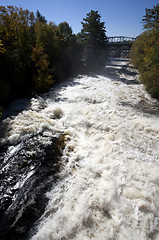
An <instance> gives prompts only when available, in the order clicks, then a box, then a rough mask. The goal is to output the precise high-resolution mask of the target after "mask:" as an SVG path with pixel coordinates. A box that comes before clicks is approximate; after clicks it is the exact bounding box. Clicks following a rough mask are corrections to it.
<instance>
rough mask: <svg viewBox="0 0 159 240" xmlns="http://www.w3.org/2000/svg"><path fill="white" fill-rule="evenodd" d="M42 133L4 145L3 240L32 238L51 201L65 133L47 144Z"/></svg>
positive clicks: (0, 187)
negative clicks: (33, 231) (51, 191)
mask: <svg viewBox="0 0 159 240" xmlns="http://www.w3.org/2000/svg"><path fill="white" fill-rule="evenodd" d="M38 137H39V136H38V135H37V136H30V138H27V139H25V141H23V142H22V143H19V145H18V144H17V146H1V147H0V148H1V149H0V150H1V153H0V161H1V166H0V191H1V196H0V239H1V240H14V239H16V240H18V239H19V240H23V239H27V238H28V233H29V231H30V229H31V228H32V227H33V225H34V223H35V222H36V221H37V220H38V219H39V218H40V216H41V215H42V214H43V212H44V210H45V207H46V205H47V202H48V199H47V198H46V195H45V193H46V192H47V191H49V190H50V188H51V187H52V186H53V184H55V183H56V181H57V178H58V177H57V172H58V170H59V168H60V164H59V159H60V157H61V154H62V151H61V149H62V148H63V147H64V136H62V135H61V136H60V137H59V138H55V137H54V138H52V139H49V144H47V145H44V143H41V141H40V139H41V137H42V136H40V138H39V139H38ZM13 148H14V154H11V152H12V151H13ZM29 151H32V152H33V154H32V155H29V154H28V153H29Z"/></svg>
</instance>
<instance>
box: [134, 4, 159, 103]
mask: <svg viewBox="0 0 159 240" xmlns="http://www.w3.org/2000/svg"><path fill="white" fill-rule="evenodd" d="M143 23H144V28H145V29H146V31H145V32H143V33H142V34H141V35H140V36H139V37H138V38H137V40H136V41H135V43H134V44H133V46H132V49H131V54H130V57H131V59H132V63H133V64H134V66H135V67H136V68H137V69H138V71H139V73H140V79H141V81H142V82H143V84H144V85H145V87H146V90H147V91H148V92H149V93H150V94H151V95H152V96H153V97H155V98H157V99H159V5H158V4H157V6H156V7H153V9H146V14H145V16H144V18H143Z"/></svg>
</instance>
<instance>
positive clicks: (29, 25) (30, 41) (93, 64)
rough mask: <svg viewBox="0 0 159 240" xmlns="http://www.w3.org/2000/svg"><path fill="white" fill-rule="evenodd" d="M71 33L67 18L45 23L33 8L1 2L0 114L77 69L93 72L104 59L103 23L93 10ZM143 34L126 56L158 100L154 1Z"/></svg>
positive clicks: (158, 26)
mask: <svg viewBox="0 0 159 240" xmlns="http://www.w3.org/2000/svg"><path fill="white" fill-rule="evenodd" d="M81 24H82V30H81V32H80V33H78V34H76V35H75V34H73V32H72V28H71V27H70V26H69V24H68V23H67V22H62V23H60V24H59V25H55V24H54V23H53V22H49V23H48V22H47V20H46V18H45V17H44V16H42V15H41V13H40V12H39V11H38V10H37V12H36V14H34V13H33V12H30V11H28V10H27V9H26V10H23V9H22V8H18V7H16V6H7V7H4V6H0V74H1V79H0V118H1V117H2V112H3V108H5V107H6V106H7V105H8V104H9V103H11V102H12V101H13V100H14V99H18V98H25V97H32V96H34V95H36V94H40V93H44V92H47V91H48V90H49V89H50V87H52V86H54V84H55V83H56V84H58V83H59V82H61V81H63V80H66V79H69V78H70V77H72V76H74V75H76V74H78V73H88V72H90V71H96V70H98V69H99V68H101V67H103V66H104V65H105V62H106V60H107V58H108V50H107V36H106V27H105V22H101V16H100V15H99V13H98V11H93V10H91V12H90V13H88V14H87V16H86V18H83V22H81ZM143 24H144V29H145V32H144V33H142V34H141V35H139V36H138V37H137V40H136V41H135V42H134V44H133V46H132V49H131V52H130V58H131V62H132V63H133V65H134V67H135V68H136V69H137V70H138V71H139V73H140V80H141V82H142V83H143V84H144V85H145V87H146V90H147V91H148V92H149V93H150V94H151V96H152V97H154V98H156V99H159V40H158V39H159V5H158V4H157V5H156V6H154V7H153V9H146V14H145V16H144V17H143Z"/></svg>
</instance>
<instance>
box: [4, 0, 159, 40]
mask: <svg viewBox="0 0 159 240" xmlns="http://www.w3.org/2000/svg"><path fill="white" fill-rule="evenodd" d="M157 3H159V0H78V1H76V0H42V1H41V0H0V5H3V6H7V5H14V6H17V7H22V8H23V9H28V10H29V11H33V12H34V13H36V11H37V10H39V11H40V13H41V14H42V15H43V16H45V18H46V19H47V21H48V22H50V21H52V22H53V23H55V24H57V25H58V24H59V23H60V22H64V21H66V22H68V23H69V25H70V27H71V28H72V30H73V32H74V33H75V34H77V33H78V32H80V31H81V28H82V24H81V22H82V21H83V18H85V17H86V15H87V13H89V12H90V11H91V10H94V11H98V13H99V14H100V15H101V21H102V22H105V27H106V35H107V36H108V37H111V36H127V37H137V36H138V35H139V34H141V33H142V31H143V24H142V18H143V16H144V15H145V8H152V7H153V6H156V4H157Z"/></svg>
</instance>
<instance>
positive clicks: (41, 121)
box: [1, 59, 159, 240]
mask: <svg viewBox="0 0 159 240" xmlns="http://www.w3.org/2000/svg"><path fill="white" fill-rule="evenodd" d="M3 124H4V125H7V127H8V130H7V134H5V135H4V136H3V139H2V140H1V144H2V145H5V144H8V145H9V146H10V147H9V150H8V152H7V154H8V155H6V157H7V159H8V157H9V156H12V155H15V154H16V153H17V152H18V151H19V149H22V148H21V145H22V143H24V142H25V141H26V139H30V140H29V141H30V142H31V141H33V144H36V146H35V147H32V148H27V149H26V150H25V151H26V154H27V155H29V156H33V155H35V154H36V152H37V151H38V152H41V151H42V150H41V148H40V146H48V148H50V146H51V142H52V139H53V138H54V139H58V138H59V136H62V137H63V147H62V155H61V157H60V159H59V160H58V161H59V162H58V165H59V171H58V172H57V173H56V174H57V180H56V182H54V183H52V185H51V187H50V188H49V191H48V192H47V193H46V198H47V199H48V204H47V206H46V207H45V211H44V213H43V214H42V216H41V218H40V219H39V220H38V221H37V223H36V224H35V225H34V226H33V230H32V231H31V236H30V239H32V240H64V239H71V240H108V239H118V240H124V239H132V240H136V239H140V240H145V239H158V238H159V231H158V228H159V200H158V196H159V104H158V102H157V101H156V100H154V99H152V98H151V97H150V96H149V94H148V93H147V92H146V91H145V89H144V86H143V85H142V84H141V83H140V82H139V80H138V73H137V71H136V70H135V69H133V68H132V66H131V65H130V64H129V62H128V60H126V59H116V60H115V59H114V60H111V61H110V62H109V64H107V66H106V67H105V69H104V70H103V71H101V72H98V73H97V74H89V75H79V76H78V77H76V78H74V79H73V80H72V81H71V82H65V83H64V84H62V85H61V87H59V88H57V89H56V90H55V89H54V90H51V91H50V92H49V93H48V94H47V95H46V96H44V97H37V98H33V99H32V100H31V102H30V105H29V107H28V108H27V109H25V110H23V111H22V112H21V113H19V114H18V115H16V116H14V117H8V118H6V119H4V120H3ZM49 160H50V161H51V157H50V158H49ZM6 161H8V160H6ZM44 161H45V159H44ZM7 164H9V163H8V162H7ZM51 164H52V165H53V164H55V162H53V163H51ZM56 164H57V162H56ZM50 166H51V165H50ZM5 168H6V165H5ZM33 174H34V167H33V166H32V165H30V170H29V171H28V172H27V174H26V175H25V178H24V179H21V180H20V181H19V182H17V183H16V184H20V186H22V185H23V184H24V182H26V181H27V179H28V178H29V177H30V176H33ZM50 177H51V176H50ZM51 181H53V180H52V179H51ZM39 198H40V196H39ZM28 204H29V203H28ZM19 218H20V216H19Z"/></svg>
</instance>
